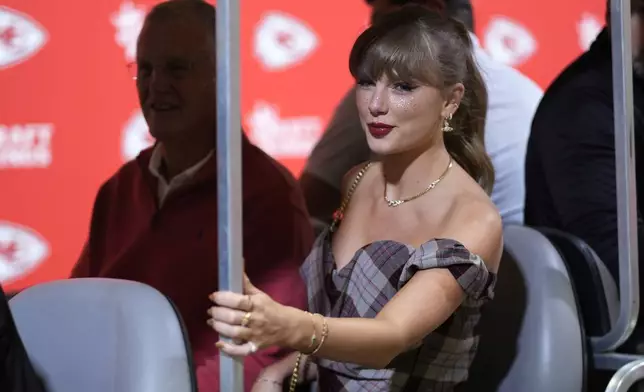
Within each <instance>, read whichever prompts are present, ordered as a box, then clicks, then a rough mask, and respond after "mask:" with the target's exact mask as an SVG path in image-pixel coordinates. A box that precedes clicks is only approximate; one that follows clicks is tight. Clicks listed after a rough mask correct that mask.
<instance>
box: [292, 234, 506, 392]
mask: <svg viewBox="0 0 644 392" xmlns="http://www.w3.org/2000/svg"><path fill="white" fill-rule="evenodd" d="M330 237H331V233H330V232H328V231H326V232H324V233H322V234H321V235H320V237H319V238H318V239H317V241H316V243H315V245H314V249H313V251H312V252H311V254H310V255H309V257H308V258H307V260H306V262H305V263H304V265H303V267H302V275H303V277H304V279H305V280H306V282H307V290H308V298H309V310H310V311H311V312H315V313H320V314H323V315H326V316H329V317H367V318H374V317H375V316H376V315H377V314H378V312H380V310H381V309H382V308H383V307H384V306H385V304H386V303H387V302H388V301H389V300H390V299H391V298H393V296H394V295H395V294H396V292H397V291H398V290H400V289H401V288H402V287H403V286H404V285H405V283H407V282H408V281H409V280H410V279H411V278H412V277H413V276H414V274H415V273H416V272H417V271H420V270H426V269H432V268H447V269H448V270H449V271H450V272H451V273H452V274H453V275H454V277H455V278H456V279H457V281H458V283H459V284H460V285H461V287H462V288H463V290H464V291H465V293H466V294H467V297H466V299H465V301H464V302H463V304H462V305H461V306H460V307H459V308H458V309H457V310H456V311H455V312H454V314H453V315H452V316H451V317H450V318H449V319H448V320H447V321H445V323H443V324H442V325H441V326H440V327H439V328H438V329H436V330H435V331H434V332H432V333H431V334H429V335H428V336H427V337H425V339H424V340H423V341H422V342H421V344H420V345H419V346H418V347H416V348H414V349H411V350H410V351H407V352H405V353H403V354H401V355H399V356H398V357H397V358H395V360H394V361H393V362H392V363H391V364H390V365H389V366H388V369H384V370H374V369H367V368H364V367H361V366H359V365H355V364H349V363H339V362H334V361H329V360H325V359H318V360H317V364H318V370H319V385H320V391H323V392H421V391H422V392H428V391H431V392H443V391H453V390H454V388H455V387H456V386H457V385H458V384H459V383H463V382H464V381H465V380H466V379H467V377H468V369H469V367H470V364H471V362H472V360H473V358H474V354H475V352H476V348H477V343H478V337H477V336H476V334H475V330H474V329H475V326H476V325H477V323H478V321H479V318H480V308H481V306H482V305H483V304H484V303H485V302H486V301H488V300H489V299H491V298H492V295H493V288H494V284H495V281H496V276H495V274H493V273H491V272H489V271H488V270H487V268H486V266H485V264H484V262H483V260H481V258H480V257H478V256H476V255H474V254H472V253H470V252H469V251H468V250H467V249H466V248H465V247H464V246H463V245H462V244H460V243H459V242H457V241H454V240H451V239H433V240H430V241H427V242H426V243H424V244H423V245H422V246H420V247H418V248H414V247H412V246H409V245H405V244H401V243H398V242H396V241H390V240H386V241H377V242H373V243H370V244H368V245H365V246H364V247H362V248H360V249H358V251H356V253H355V254H354V257H353V258H352V260H351V262H350V263H349V264H347V265H346V266H345V267H344V268H342V269H340V270H337V271H336V270H335V267H334V260H333V254H332V251H331V243H330ZM419 300H426V299H419ZM330 333H333V331H330ZM374 344H378V343H377V342H374Z"/></svg>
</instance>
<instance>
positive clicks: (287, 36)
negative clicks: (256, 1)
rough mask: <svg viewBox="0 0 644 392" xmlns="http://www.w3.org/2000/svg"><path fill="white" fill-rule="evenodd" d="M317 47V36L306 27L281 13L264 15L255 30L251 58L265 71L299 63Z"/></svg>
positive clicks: (280, 69) (281, 68)
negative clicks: (252, 56) (253, 57)
mask: <svg viewBox="0 0 644 392" xmlns="http://www.w3.org/2000/svg"><path fill="white" fill-rule="evenodd" d="M317 46H318V37H317V36H316V34H315V33H314V32H313V30H312V29H311V28H310V27H308V26H306V25H305V24H304V22H302V21H300V20H298V19H296V18H295V17H293V16H290V15H287V14H285V13H282V12H277V11H271V12H268V13H266V14H265V15H264V16H263V17H262V19H261V20H260V21H259V23H258V24H257V27H256V28H255V34H254V52H255V57H256V58H257V59H258V60H259V62H260V63H261V64H262V65H263V66H264V68H265V69H267V70H268V71H282V70H284V69H287V68H289V67H292V66H294V65H296V64H299V63H301V62H302V61H304V60H305V59H306V58H307V57H309V56H310V55H311V54H312V53H313V51H314V50H315V49H316V48H317Z"/></svg>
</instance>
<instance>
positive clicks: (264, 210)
mask: <svg viewBox="0 0 644 392" xmlns="http://www.w3.org/2000/svg"><path fill="white" fill-rule="evenodd" d="M245 204H246V203H245ZM247 204H248V205H249V209H248V210H246V209H245V211H244V216H243V224H244V238H243V241H244V266H245V267H244V268H245V272H246V274H247V275H248V278H249V279H250V281H251V282H252V283H253V284H254V285H255V286H256V287H257V288H259V289H260V290H262V291H263V292H265V293H266V294H268V295H269V296H270V297H271V298H273V299H274V300H275V301H277V302H279V303H281V304H284V305H287V306H292V307H295V308H299V309H306V308H307V303H308V301H307V294H306V286H305V284H304V281H303V279H302V277H301V275H300V272H299V270H300V267H301V265H302V263H303V262H304V259H305V258H306V257H307V256H308V253H309V252H310V250H311V247H312V245H313V229H312V227H311V224H310V221H309V217H308V214H307V213H306V209H305V207H304V200H303V198H302V196H301V193H300V192H299V189H297V187H296V186H294V188H292V192H290V191H288V192H287V191H283V190H279V191H276V192H273V193H268V192H267V193H265V194H263V195H261V196H260V197H255V198H254V199H253V200H251V201H249V202H248V203H247ZM285 352H286V351H283V350H280V351H277V350H263V351H262V352H261V353H262V354H263V355H264V356H269V357H270V356H273V357H274V356H276V355H277V356H281V355H283V354H284V353H285ZM258 354H260V353H258ZM265 360H266V358H263V359H262V361H263V362H264V363H265V364H268V363H267V362H265Z"/></svg>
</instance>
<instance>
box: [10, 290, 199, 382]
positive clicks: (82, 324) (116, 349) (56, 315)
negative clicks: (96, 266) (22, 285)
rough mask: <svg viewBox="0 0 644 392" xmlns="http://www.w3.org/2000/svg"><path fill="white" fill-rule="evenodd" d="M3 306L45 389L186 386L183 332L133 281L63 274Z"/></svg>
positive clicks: (190, 378) (162, 303) (161, 301)
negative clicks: (43, 381)
mask: <svg viewBox="0 0 644 392" xmlns="http://www.w3.org/2000/svg"><path fill="white" fill-rule="evenodd" d="M9 305H10V307H11V311H12V313H13V315H14V318H15V321H16V326H17V328H18V331H19V332H20V336H21V337H22V339H23V341H24V344H25V348H26V349H27V352H28V353H29V356H30V357H31V359H32V361H33V363H34V365H35V367H36V369H38V371H39V372H40V373H41V374H42V375H43V377H44V378H45V381H46V382H47V384H48V387H49V391H50V392H88V391H91V392H193V391H196V380H195V375H194V372H193V369H194V367H193V366H192V357H191V353H190V345H189V342H188V339H187V335H185V333H184V329H183V325H182V322H181V318H180V317H179V316H178V314H177V313H176V311H175V309H174V307H173V305H172V304H171V303H170V301H169V300H168V299H167V298H166V297H165V296H163V295H162V294H161V293H159V292H158V291H156V290H155V289H153V288H151V287H149V286H146V285H144V284H141V283H136V282H130V281H122V280H113V279H94V278H92V279H70V280H63V281H55V282H50V283H44V284H40V285H37V286H34V287H31V288H29V289H26V290H24V291H22V292H20V293H19V294H18V295H16V296H15V297H13V298H12V299H11V300H10V302H9Z"/></svg>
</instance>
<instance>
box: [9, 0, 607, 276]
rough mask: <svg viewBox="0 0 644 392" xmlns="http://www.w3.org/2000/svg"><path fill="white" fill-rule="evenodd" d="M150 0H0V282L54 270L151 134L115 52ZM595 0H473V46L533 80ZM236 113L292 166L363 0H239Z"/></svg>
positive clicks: (325, 99)
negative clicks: (99, 194) (105, 188)
mask: <svg viewBox="0 0 644 392" xmlns="http://www.w3.org/2000/svg"><path fill="white" fill-rule="evenodd" d="M154 3H156V1H146V0H102V1H82V0H68V1H66V2H65V7H64V8H61V7H60V4H58V3H57V2H55V1H46V0H4V2H3V5H0V91H1V92H2V93H1V94H0V180H1V181H0V282H2V283H3V284H4V285H7V286H8V288H9V289H19V288H21V287H24V286H28V285H32V284H34V283H37V282H41V281H45V280H50V279H57V278H62V277H65V276H66V275H67V274H68V273H69V271H70V269H71V267H72V265H73V264H74V262H75V260H76V258H77V257H78V255H79V253H80V249H81V246H82V244H83V242H84V240H85V237H86V234H87V230H88V221H89V217H90V213H91V208H92V203H93V199H94V196H95V193H96V191H97V190H98V187H99V186H100V185H101V183H102V182H103V181H105V180H106V179H107V178H108V177H109V176H110V175H111V174H112V173H113V172H114V171H115V170H116V169H117V168H118V167H119V166H120V165H122V164H123V163H124V162H125V161H126V160H128V159H130V158H132V157H133V156H136V154H137V153H138V151H139V150H140V149H142V148H144V147H146V146H147V145H149V143H150V139H149V136H148V135H147V129H146V125H145V122H144V121H143V119H142V117H141V115H140V112H139V109H138V107H137V100H136V95H135V88H134V85H133V81H132V79H131V78H130V75H129V74H128V72H127V70H126V67H125V65H126V64H127V63H128V62H129V61H131V60H132V59H133V56H134V48H135V43H136V37H137V35H138V32H139V29H140V26H141V23H142V20H143V18H144V15H145V11H146V9H148V8H149V7H150V6H151V5H152V4H154ZM604 4H605V0H566V1H559V0H542V1H539V2H522V1H515V0H486V1H484V0H475V1H474V7H475V11H476V22H477V26H476V30H477V34H478V35H479V37H480V39H481V42H482V43H483V45H484V46H485V48H486V49H487V50H488V51H489V52H490V54H491V55H492V56H494V57H495V58H496V59H498V60H499V61H503V62H505V63H508V64H511V65H513V66H515V67H517V68H518V69H520V70H521V71H523V72H524V73H526V74H527V75H528V76H530V77H532V78H533V79H534V80H535V81H537V83H539V84H540V85H541V86H543V87H544V88H545V87H546V86H547V85H548V83H549V82H550V81H551V80H552V79H553V78H554V77H555V76H556V74H557V73H558V72H559V70H560V69H561V68H562V67H564V66H565V65H566V64H567V63H568V62H569V61H570V60H572V59H573V58H574V57H575V56H576V55H578V54H579V53H580V52H581V51H582V50H583V49H585V48H586V47H587V46H588V45H589V43H590V42H592V39H593V38H594V37H595V36H596V34H597V32H598V31H599V30H600V29H601V27H602V25H603V15H604ZM242 10H243V11H242V14H243V16H242V21H241V31H242V47H241V53H242V116H243V118H242V120H243V123H244V127H245V129H246V131H247V132H248V133H249V135H250V137H251V138H252V139H253V140H254V141H255V142H256V143H257V144H258V145H259V146H260V147H262V148H264V149H265V150H266V151H267V152H268V153H270V154H271V155H273V156H275V157H276V158H278V159H279V160H280V161H281V162H283V163H284V164H285V165H286V166H287V167H288V168H289V169H290V170H291V171H292V172H293V173H294V174H295V175H298V174H299V172H300V171H301V168H302V165H303V162H304V158H305V157H306V155H307V154H308V152H309V151H310V149H311V147H312V145H313V144H314V142H315V141H316V140H317V138H318V137H319V136H320V134H321V132H322V131H323V129H324V126H325V124H326V122H327V120H328V119H329V116H330V115H331V113H332V111H333V109H334V107H335V105H336V104H337V102H338V100H339V99H340V98H341V96H342V95H343V94H344V93H345V92H346V90H347V88H348V87H349V86H350V85H351V83H352V81H351V78H350V75H349V72H348V69H347V63H348V53H349V50H350V48H351V45H352V43H353V40H354V39H355V38H356V36H357V35H358V34H359V33H360V32H361V31H362V30H363V29H364V27H365V25H366V23H367V21H368V9H367V7H366V6H365V5H364V2H363V1H362V0H327V1H324V2H309V1H298V0H262V1H260V0H247V1H244V2H242Z"/></svg>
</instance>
